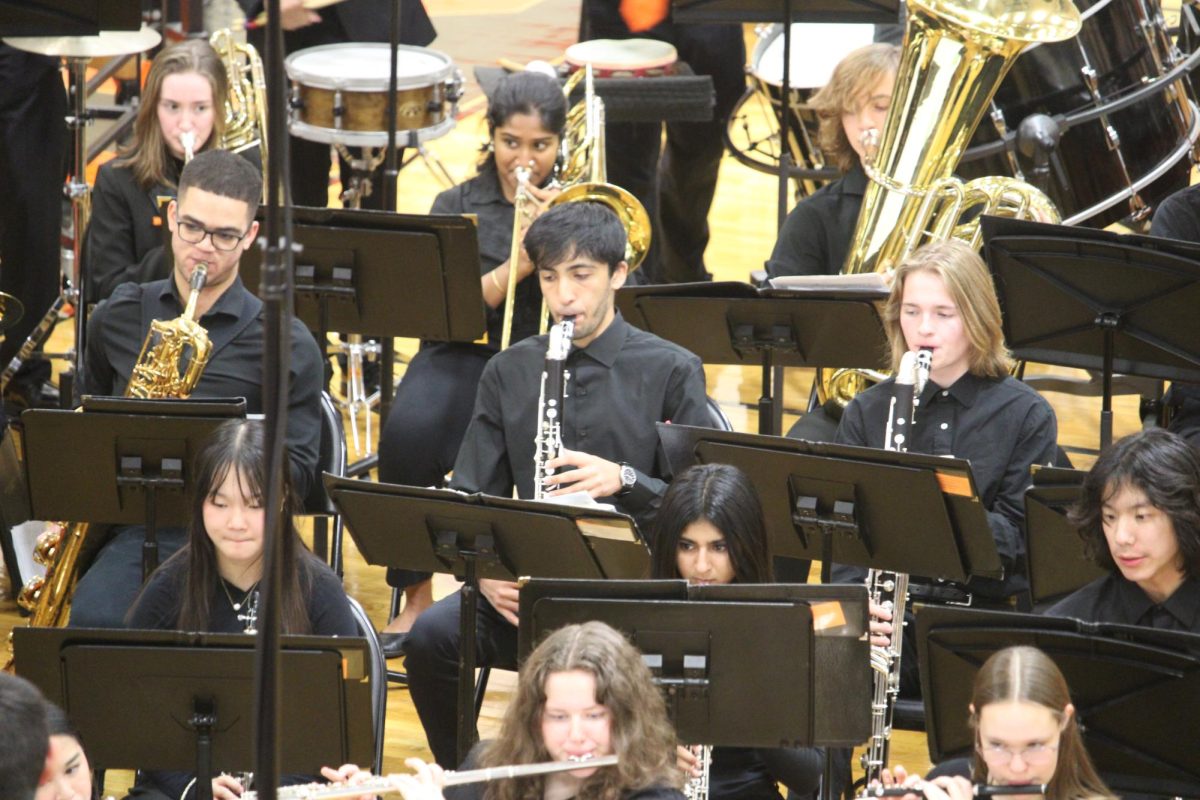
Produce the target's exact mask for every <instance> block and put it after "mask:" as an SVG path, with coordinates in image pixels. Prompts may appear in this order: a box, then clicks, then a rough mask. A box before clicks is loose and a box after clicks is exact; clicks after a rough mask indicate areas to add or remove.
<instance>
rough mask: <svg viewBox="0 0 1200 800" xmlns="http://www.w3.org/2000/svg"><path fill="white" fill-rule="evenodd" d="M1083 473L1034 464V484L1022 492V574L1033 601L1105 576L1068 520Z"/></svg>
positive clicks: (1069, 590)
mask: <svg viewBox="0 0 1200 800" xmlns="http://www.w3.org/2000/svg"><path fill="white" fill-rule="evenodd" d="M1085 475H1087V473H1086V472H1085V471H1083V470H1076V469H1058V468H1055V467H1039V466H1037V465H1035V466H1034V470H1033V486H1031V487H1029V488H1028V489H1026V490H1025V574H1026V575H1028V576H1029V593H1030V600H1031V601H1032V603H1034V604H1037V603H1045V602H1048V601H1050V600H1055V599H1057V598H1060V597H1062V596H1064V595H1067V594H1070V593H1071V592H1073V591H1075V590H1076V589H1079V588H1080V587H1082V586H1086V585H1087V584H1089V583H1091V582H1092V581H1094V580H1096V579H1097V578H1102V577H1104V576H1105V575H1107V574H1108V573H1107V572H1105V570H1104V569H1103V568H1101V567H1100V566H1098V565H1097V564H1096V563H1095V562H1093V561H1092V560H1091V559H1089V558H1088V557H1087V555H1086V554H1085V553H1084V548H1083V539H1082V538H1080V536H1079V531H1077V530H1076V529H1075V526H1073V525H1072V524H1071V523H1070V522H1068V521H1067V514H1066V512H1067V508H1068V507H1069V506H1071V505H1072V504H1073V503H1075V502H1076V501H1077V500H1078V499H1079V496H1080V489H1081V487H1082V486H1083V478H1084V476H1085Z"/></svg>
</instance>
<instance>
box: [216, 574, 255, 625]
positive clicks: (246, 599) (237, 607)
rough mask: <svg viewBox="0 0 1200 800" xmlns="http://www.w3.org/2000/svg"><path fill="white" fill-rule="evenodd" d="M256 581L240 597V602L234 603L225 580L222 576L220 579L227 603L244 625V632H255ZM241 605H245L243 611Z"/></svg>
mask: <svg viewBox="0 0 1200 800" xmlns="http://www.w3.org/2000/svg"><path fill="white" fill-rule="evenodd" d="M258 583H259V582H258V581H255V582H254V585H253V586H251V587H250V588H249V589H247V590H246V594H245V595H244V596H243V597H242V599H241V602H237V603H235V602H234V600H233V595H232V594H230V593H229V585H228V584H227V583H226V582H225V579H224V578H222V579H221V588H222V589H224V590H225V597H226V599H228V600H229V605H231V606H233V610H234V613H236V614H237V618H238V622H241V623H242V624H243V625H244V626H245V632H246V633H257V629H256V627H255V626H256V624H257V622H258ZM242 606H245V607H246V610H245V612H242ZM238 612H241V613H238Z"/></svg>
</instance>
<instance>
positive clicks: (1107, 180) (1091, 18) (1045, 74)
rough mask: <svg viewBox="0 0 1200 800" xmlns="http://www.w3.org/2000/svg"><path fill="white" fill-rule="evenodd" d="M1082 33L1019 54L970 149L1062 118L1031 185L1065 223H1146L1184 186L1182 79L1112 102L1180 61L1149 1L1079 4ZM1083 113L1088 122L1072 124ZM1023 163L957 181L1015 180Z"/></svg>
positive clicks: (1006, 160) (987, 164)
mask: <svg viewBox="0 0 1200 800" xmlns="http://www.w3.org/2000/svg"><path fill="white" fill-rule="evenodd" d="M1080 8H1081V11H1082V12H1083V27H1082V29H1081V30H1080V32H1079V35H1078V36H1077V37H1076V38H1075V39H1074V40H1073V41H1067V42H1058V43H1043V44H1040V45H1038V46H1036V47H1032V48H1030V49H1029V50H1027V51H1026V52H1024V53H1022V54H1021V56H1020V57H1019V58H1018V59H1017V61H1016V63H1015V64H1014V65H1013V68H1012V70H1011V72H1010V73H1009V75H1008V77H1007V78H1006V79H1005V80H1004V82H1003V83H1002V84H1001V85H1000V87H999V89H998V90H997V91H996V96H995V100H994V102H993V106H992V114H991V117H992V124H990V125H989V124H987V123H985V124H983V125H980V126H979V130H978V131H977V132H976V135H975V138H974V140H973V144H984V143H987V142H992V141H996V139H997V138H998V136H1000V135H1003V134H1004V133H1005V132H1006V131H1011V130H1016V129H1017V127H1018V126H1019V125H1020V124H1021V122H1022V120H1024V119H1026V118H1027V117H1029V116H1030V115H1033V114H1047V115H1049V116H1051V117H1055V118H1057V119H1063V118H1064V117H1065V119H1066V123H1067V128H1066V130H1065V131H1064V132H1063V134H1062V138H1061V140H1060V141H1059V143H1058V147H1057V148H1056V149H1055V150H1054V151H1053V152H1052V153H1051V154H1049V158H1050V161H1049V167H1050V169H1049V176H1048V180H1047V181H1046V183H1045V185H1042V186H1040V187H1039V188H1042V189H1043V190H1044V191H1045V192H1046V194H1048V195H1049V196H1050V198H1051V199H1052V200H1053V201H1054V203H1055V204H1056V205H1057V206H1058V208H1059V209H1060V210H1061V211H1062V215H1063V217H1064V220H1063V221H1064V222H1065V223H1066V224H1069V225H1075V224H1084V225H1088V226H1092V227H1103V226H1105V225H1108V224H1110V223H1113V222H1116V221H1118V220H1121V219H1124V218H1127V217H1128V218H1131V219H1132V220H1133V221H1141V220H1145V221H1148V220H1149V215H1150V214H1151V212H1152V211H1153V209H1154V207H1155V206H1156V205H1157V204H1158V203H1159V202H1160V201H1161V200H1163V199H1164V198H1165V197H1166V196H1167V195H1168V194H1170V193H1172V192H1174V191H1176V190H1178V189H1182V188H1183V187H1185V186H1187V185H1188V180H1189V173H1190V170H1191V161H1192V159H1191V158H1189V157H1188V156H1189V155H1191V156H1192V158H1195V157H1196V155H1197V151H1196V143H1197V136H1198V134H1200V117H1198V115H1197V110H1196V107H1195V105H1194V104H1193V103H1192V102H1190V101H1189V99H1188V96H1187V92H1186V88H1185V85H1184V84H1185V81H1183V80H1176V81H1163V82H1162V89H1161V91H1159V92H1155V93H1152V94H1150V95H1149V96H1146V97H1143V98H1142V99H1140V100H1138V101H1136V102H1134V103H1133V104H1132V105H1129V106H1127V107H1125V108H1120V109H1111V110H1110V108H1109V107H1110V106H1112V104H1113V103H1115V102H1117V101H1119V100H1120V99H1121V98H1122V97H1124V96H1126V95H1128V94H1130V93H1131V92H1133V91H1135V90H1137V89H1141V88H1142V87H1144V86H1146V85H1149V84H1153V83H1155V82H1157V81H1159V79H1160V76H1162V75H1163V74H1165V73H1166V72H1167V71H1169V70H1170V69H1171V67H1172V66H1174V65H1175V64H1176V63H1178V62H1179V61H1181V60H1182V57H1181V56H1180V54H1179V52H1178V50H1177V49H1176V48H1175V47H1174V46H1173V44H1172V43H1171V42H1170V41H1169V39H1168V37H1167V34H1166V25H1165V23H1164V22H1163V18H1162V11H1161V7H1160V5H1159V2H1158V0H1081V2H1080ZM1082 113H1087V114H1088V115H1089V116H1090V117H1092V118H1091V119H1089V120H1087V121H1084V122H1079V123H1078V124H1076V123H1074V122H1072V119H1071V118H1072V117H1073V116H1075V115H1078V114H1082ZM1030 169H1031V160H1030V158H1029V157H1028V156H1022V155H1020V154H1018V153H1016V152H1012V151H1010V152H1007V153H1003V154H999V155H995V156H990V157H987V158H982V159H976V160H971V161H966V162H964V163H963V164H961V166H960V169H959V172H960V174H961V175H963V176H964V177H968V178H969V177H975V176H977V175H985V174H997V173H1002V174H1006V175H1013V176H1015V177H1021V174H1022V173H1023V172H1027V171H1028V170H1030Z"/></svg>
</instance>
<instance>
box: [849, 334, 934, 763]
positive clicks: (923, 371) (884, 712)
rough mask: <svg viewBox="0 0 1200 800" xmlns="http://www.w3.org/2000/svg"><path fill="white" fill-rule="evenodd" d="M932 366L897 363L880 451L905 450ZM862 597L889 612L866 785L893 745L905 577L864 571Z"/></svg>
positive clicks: (908, 358)
mask: <svg viewBox="0 0 1200 800" xmlns="http://www.w3.org/2000/svg"><path fill="white" fill-rule="evenodd" d="M932 367H933V351H932V350H928V349H922V350H921V351H920V352H918V353H914V352H912V351H911V350H910V351H908V352H906V353H905V354H904V357H903V358H902V359H901V360H900V369H898V370H897V371H896V381H895V383H894V384H892V386H893V390H892V399H891V403H890V404H889V405H888V419H887V427H886V428H885V429H884V434H883V446H884V449H885V450H894V451H900V452H903V451H905V450H907V449H908V443H909V441H910V435H909V432H910V431H911V430H912V427H913V423H915V422H916V419H917V405H918V404H919V403H920V397H921V392H922V391H924V389H925V384H926V383H928V382H929V372H930V370H931V369H932ZM867 594H868V595H869V596H870V598H871V602H872V603H874V604H875V605H877V606H880V607H881V608H883V609H884V610H886V611H890V612H891V614H892V637H891V643H890V644H889V645H888V646H887V647H876V646H875V645H872V646H871V669H872V670H873V672H874V681H873V689H872V695H871V738H870V739H868V740H867V746H866V748H865V749H864V750H863V754H862V767H863V772H864V774H865V776H866V782H867V784H868V785H869V784H871V783H872V782H874V781H879V780H881V779H882V777H883V770H884V768H885V767H887V762H888V751H889V749H890V748H891V742H892V717H893V712H894V711H895V710H896V698H898V697H899V696H900V656H901V654H902V653H903V649H904V641H903V640H904V637H903V635H902V631H903V630H904V611H905V609H906V608H907V606H908V575H906V574H905V573H903V572H894V571H891V570H884V569H872V570H869V571H868V572H867Z"/></svg>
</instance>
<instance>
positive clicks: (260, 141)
mask: <svg viewBox="0 0 1200 800" xmlns="http://www.w3.org/2000/svg"><path fill="white" fill-rule="evenodd" d="M208 43H209V44H210V45H212V48H213V50H216V51H217V55H218V56H220V57H221V63H222V64H224V65H225V74H226V75H227V76H228V78H229V96H228V97H226V98H225V133H224V134H222V136H221V141H220V143H219V146H220V148H221V149H222V150H230V151H232V152H234V153H241V152H242V151H244V150H249V149H250V148H252V147H258V152H259V156H260V160H261V161H262V171H263V175H266V174H267V80H266V77H265V74H264V72H263V63H262V59H261V58H259V55H258V51H257V50H255V49H254V46H253V45H251V44H249V43H246V42H239V41H238V40H237V39H235V38H234V35H233V31H231V30H229V29H228V28H226V29H223V30H219V31H216V32H214V33H213V35H212V36H210V37H209V39H208ZM266 199H267V185H266V184H265V183H264V184H263V201H264V202H265V201H266Z"/></svg>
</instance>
